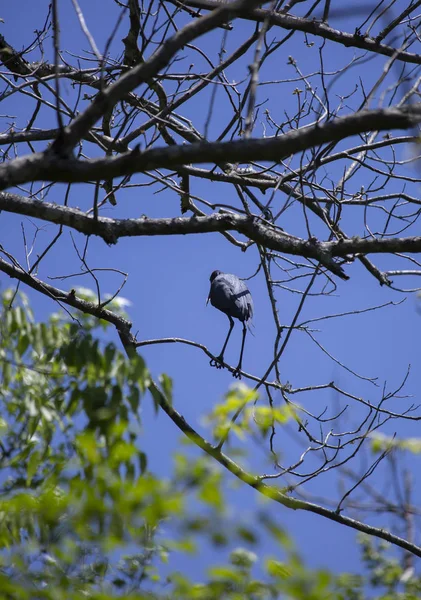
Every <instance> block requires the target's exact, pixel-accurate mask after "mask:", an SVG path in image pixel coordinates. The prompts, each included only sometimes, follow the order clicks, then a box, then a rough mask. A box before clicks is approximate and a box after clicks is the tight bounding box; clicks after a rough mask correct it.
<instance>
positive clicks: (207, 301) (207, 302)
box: [206, 292, 210, 306]
mask: <svg viewBox="0 0 421 600" xmlns="http://www.w3.org/2000/svg"><path fill="white" fill-rule="evenodd" d="M209 300H210V292H209V296H208V299H207V300H206V306H207V305H208V304H209Z"/></svg>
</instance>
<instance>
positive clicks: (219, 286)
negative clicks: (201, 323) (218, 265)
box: [206, 271, 254, 379]
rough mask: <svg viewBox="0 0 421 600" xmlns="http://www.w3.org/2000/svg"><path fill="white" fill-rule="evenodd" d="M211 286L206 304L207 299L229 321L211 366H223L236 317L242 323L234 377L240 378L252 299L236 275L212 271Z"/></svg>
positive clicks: (251, 311)
mask: <svg viewBox="0 0 421 600" xmlns="http://www.w3.org/2000/svg"><path fill="white" fill-rule="evenodd" d="M209 280H210V282H211V287H210V291H209V296H208V299H207V302H206V304H208V302H209V300H210V303H211V304H212V306H214V307H215V308H217V309H218V310H220V311H221V312H223V313H225V314H226V315H227V317H228V320H229V322H230V326H229V330H228V335H227V338H226V340H225V342H224V345H223V346H222V350H221V352H220V354H219V356H217V357H216V358H215V359H211V361H210V365H211V367H216V368H217V369H222V368H224V353H225V348H226V347H227V344H228V340H229V338H230V335H231V332H232V330H233V327H234V320H233V317H234V318H235V319H238V320H239V321H241V322H242V323H243V340H242V343H241V352H240V360H239V361H238V366H237V368H236V369H234V372H233V375H234V377H236V378H238V379H241V366H242V362H243V351H244V342H245V340H246V334H247V324H248V323H249V321H250V320H251V318H252V317H253V308H254V307H253V299H252V297H251V294H250V291H249V289H248V287H247V286H246V284H245V283H244V281H241V279H239V278H238V277H237V275H232V274H230V273H222V272H221V271H213V273H212V274H211V276H210V277H209Z"/></svg>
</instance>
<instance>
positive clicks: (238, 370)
mask: <svg viewBox="0 0 421 600" xmlns="http://www.w3.org/2000/svg"><path fill="white" fill-rule="evenodd" d="M232 376H233V377H235V378H236V379H241V365H238V367H237V368H236V369H234V371H233V372H232Z"/></svg>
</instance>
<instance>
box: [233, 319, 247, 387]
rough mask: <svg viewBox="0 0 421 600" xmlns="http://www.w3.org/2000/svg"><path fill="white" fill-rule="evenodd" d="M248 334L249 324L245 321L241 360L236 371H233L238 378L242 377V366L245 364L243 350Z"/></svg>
mask: <svg viewBox="0 0 421 600" xmlns="http://www.w3.org/2000/svg"><path fill="white" fill-rule="evenodd" d="M246 334H247V326H246V324H245V323H244V322H243V340H242V342H241V352H240V360H239V362H238V366H237V368H236V369H235V371H234V373H233V376H234V377H237V379H241V366H242V364H243V351H244V342H245V341H246Z"/></svg>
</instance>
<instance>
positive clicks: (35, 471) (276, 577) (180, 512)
mask: <svg viewBox="0 0 421 600" xmlns="http://www.w3.org/2000/svg"><path fill="white" fill-rule="evenodd" d="M78 293H79V294H80V290H79V291H78ZM82 294H83V295H84V297H85V298H86V299H88V300H92V297H91V295H90V293H89V290H82ZM120 304H121V303H120ZM120 304H118V303H117V302H116V301H112V303H110V308H112V309H113V310H117V311H119V310H121V305H120ZM106 329H107V323H105V322H100V321H98V320H96V319H95V318H93V317H91V316H89V315H80V314H78V315H77V320H75V319H73V318H71V317H70V316H69V314H68V313H64V314H62V313H58V314H54V315H52V316H51V317H50V319H49V320H48V321H47V322H45V323H36V322H35V320H34V317H33V314H32V312H31V308H30V306H29V304H28V300H27V299H26V297H25V296H24V295H17V296H16V297H15V296H14V295H13V294H12V293H11V292H6V293H5V294H4V295H3V298H2V312H1V315H0V334H1V344H0V523H1V526H0V598H7V599H19V600H20V599H22V600H26V599H28V600H29V599H32V598H45V599H55V600H56V599H59V600H60V599H63V600H64V599H82V598H94V599H98V600H99V599H101V600H105V599H111V598H118V597H121V598H123V597H124V598H129V599H133V600H134V599H149V600H152V599H157V600H158V599H162V600H164V599H170V598H171V599H173V598H174V599H176V600H177V599H180V600H181V599H189V598H191V599H200V600H217V599H218V600H219V599H220V598H224V599H227V600H240V599H244V598H246V599H251V600H254V599H256V600H261V599H264V600H265V599H288V600H289V599H297V600H298V599H303V600H304V599H305V600H319V599H320V600H325V599H329V598H332V599H333V598H335V599H336V598H338V599H343V600H362V598H363V597H364V594H363V585H364V582H363V580H362V578H358V577H355V576H352V575H347V574H343V575H340V576H333V575H332V574H331V573H328V572H325V571H315V572H313V571H309V570H308V569H307V568H306V567H305V565H304V564H303V563H302V561H301V560H300V557H299V556H298V554H297V552H296V550H295V548H294V545H293V543H292V541H291V540H290V538H289V536H288V534H287V532H286V531H285V530H284V529H282V528H281V527H280V526H279V524H278V523H277V522H276V521H274V520H273V519H272V518H271V517H270V515H268V511H267V510H265V512H264V514H261V515H259V514H256V515H254V517H253V519H250V518H249V516H248V517H247V518H245V519H242V518H241V515H236V516H235V518H232V515H231V514H230V511H229V507H228V506H227V500H226V495H225V485H224V479H223V473H222V471H221V468H220V467H219V466H218V465H216V464H215V463H214V461H213V460H212V459H211V458H210V457H209V456H207V455H204V454H202V453H201V454H200V455H199V456H196V455H195V453H193V452H191V445H190V446H180V448H183V451H181V450H180V451H179V452H177V453H175V454H174V457H173V458H172V460H173V466H174V470H173V475H172V476H171V477H168V478H165V479H164V478H159V477H157V476H156V475H154V474H153V473H152V472H151V471H150V470H149V469H148V461H147V455H146V453H145V450H144V449H142V447H141V440H142V435H141V433H142V420H141V407H142V402H144V401H145V400H146V399H147V400H148V401H149V400H151V399H152V401H153V402H154V403H155V406H156V408H157V409H158V406H159V404H158V391H157V388H156V387H155V386H154V385H151V376H150V374H149V372H148V370H147V367H146V365H145V363H144V361H143V359H142V358H141V357H140V356H135V357H133V358H131V359H129V358H128V357H127V356H126V355H125V354H124V353H123V351H122V349H120V347H118V346H116V345H115V344H114V343H113V342H110V341H106V340H105V339H104V331H105V330H106ZM159 381H160V385H161V392H162V393H163V394H165V397H166V398H167V400H168V401H170V402H171V401H172V381H171V379H170V378H169V377H168V376H167V375H162V376H161V377H160V379H159ZM147 393H150V395H149V396H148V397H147V398H146V397H145V394H147ZM255 400H256V394H255V393H254V392H253V391H252V390H250V389H249V388H247V387H246V386H241V385H240V386H236V387H233V388H232V389H231V390H230V391H229V392H228V393H227V395H226V397H225V398H224V401H223V402H222V403H220V404H218V405H216V406H215V408H214V410H213V411H212V414H211V415H210V416H209V418H208V422H209V423H211V425H212V427H213V432H214V435H215V436H216V437H220V436H221V435H225V433H226V432H227V430H228V429H229V428H232V430H233V431H234V432H235V433H236V434H237V435H240V436H245V435H247V434H248V433H249V432H251V431H252V430H254V432H255V433H256V432H258V433H260V435H263V436H264V435H266V433H267V431H268V430H269V429H270V427H271V424H272V423H273V422H274V421H277V422H278V423H281V424H282V423H285V422H287V420H288V419H290V418H294V413H293V411H292V410H290V409H289V408H288V407H287V408H285V409H282V410H281V409H279V408H274V409H255V407H254V401H255ZM240 409H241V414H240V415H239V418H238V420H237V421H236V423H235V424H234V426H233V424H232V422H231V419H232V416H233V414H235V413H236V412H237V411H239V410H240ZM168 460H171V459H170V458H169V459H168ZM268 538H271V539H272V540H273V541H274V542H275V543H276V544H277V547H278V549H279V551H278V552H277V553H276V555H272V556H267V555H266V554H265V553H264V552H262V548H261V541H262V539H265V540H266V541H267V539H268ZM361 543H362V545H363V550H364V559H365V561H366V563H367V565H368V568H369V570H370V573H371V584H372V586H374V587H375V588H376V587H377V588H379V587H381V586H383V588H384V589H385V590H386V592H385V594H386V595H383V596H379V598H382V599H383V600H386V598H387V599H392V598H393V599H395V598H396V599H397V598H402V599H403V598H405V599H407V600H409V599H410V598H413V597H414V598H415V597H419V595H420V592H421V583H420V581H418V580H415V579H414V578H413V576H412V575H411V576H408V571H403V568H402V567H401V566H400V565H399V563H398V562H397V561H393V560H391V559H390V558H389V557H387V555H386V554H385V549H384V548H383V547H380V548H378V549H375V548H374V547H373V546H371V545H370V543H369V541H367V540H365V539H364V540H362V542H361ZM204 544H206V545H208V546H209V545H211V546H213V547H215V548H217V549H221V550H224V551H226V552H225V554H227V555H228V559H227V560H223V559H222V560H221V561H220V563H218V564H215V565H209V567H208V569H207V572H206V573H203V576H202V578H200V577H199V576H194V575H192V574H191V573H184V572H183V573H180V572H176V571H174V569H173V568H172V567H171V562H172V557H173V556H174V555H175V554H177V553H185V554H186V555H191V554H194V553H198V552H200V551H201V548H202V546H203V545H204ZM221 556H222V555H221ZM405 577H406V581H405V582H404V583H403V581H404V580H405ZM201 579H202V581H201ZM402 590H403V593H404V594H406V595H403V596H401V595H399V594H400V593H401V592H402ZM411 594H412V595H411ZM414 594H415V595H414Z"/></svg>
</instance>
